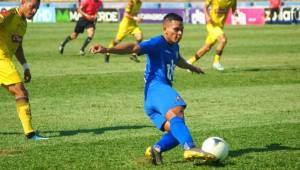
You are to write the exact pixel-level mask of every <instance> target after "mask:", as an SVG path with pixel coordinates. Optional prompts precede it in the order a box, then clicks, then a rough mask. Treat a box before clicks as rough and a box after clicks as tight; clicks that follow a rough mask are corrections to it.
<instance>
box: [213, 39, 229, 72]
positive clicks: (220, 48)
mask: <svg viewBox="0 0 300 170" xmlns="http://www.w3.org/2000/svg"><path fill="white" fill-rule="evenodd" d="M226 44H227V37H226V36H225V34H221V35H220V36H218V46H217V47H216V55H215V56H214V61H213V68H215V69H216V70H218V71H223V70H224V67H223V66H222V65H221V62H220V60H221V56H222V53H223V50H224V48H225V45H226Z"/></svg>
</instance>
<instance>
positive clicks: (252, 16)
mask: <svg viewBox="0 0 300 170" xmlns="http://www.w3.org/2000/svg"><path fill="white" fill-rule="evenodd" d="M237 12H238V17H235V16H233V15H232V13H231V12H229V14H228V16H227V19H226V22H225V23H226V24H233V25H261V24H264V23H265V20H264V9H262V8H257V9H255V8H239V9H238V10H237ZM188 16H189V21H190V23H191V24H205V23H206V21H205V15H204V12H203V9H199V8H192V9H190V10H189V11H188Z"/></svg>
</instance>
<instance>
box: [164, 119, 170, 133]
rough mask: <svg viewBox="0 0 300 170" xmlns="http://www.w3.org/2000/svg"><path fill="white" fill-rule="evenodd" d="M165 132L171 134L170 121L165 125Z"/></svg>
mask: <svg viewBox="0 0 300 170" xmlns="http://www.w3.org/2000/svg"><path fill="white" fill-rule="evenodd" d="M163 128H164V129H163V131H165V132H170V122H169V121H166V122H165V123H164V126H163Z"/></svg>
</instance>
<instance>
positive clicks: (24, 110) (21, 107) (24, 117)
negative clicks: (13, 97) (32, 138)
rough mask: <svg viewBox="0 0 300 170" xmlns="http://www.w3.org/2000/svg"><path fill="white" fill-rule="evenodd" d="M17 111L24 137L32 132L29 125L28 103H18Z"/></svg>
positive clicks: (29, 112)
mask: <svg viewBox="0 0 300 170" xmlns="http://www.w3.org/2000/svg"><path fill="white" fill-rule="evenodd" d="M17 111H18V113H19V118H20V120H21V123H22V126H23V130H24V133H25V135H26V134H28V133H30V132H34V130H33V128H32V125H31V111H30V105H29V103H28V102H26V101H18V102H17Z"/></svg>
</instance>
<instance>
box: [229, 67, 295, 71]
mask: <svg viewBox="0 0 300 170" xmlns="http://www.w3.org/2000/svg"><path fill="white" fill-rule="evenodd" d="M299 70H300V68H295V67H292V66H291V67H288V66H285V67H280V66H279V67H248V68H240V69H232V70H228V72H262V71H299Z"/></svg>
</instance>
